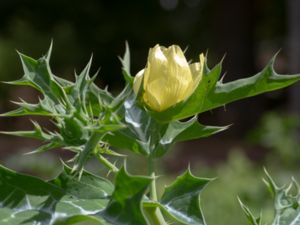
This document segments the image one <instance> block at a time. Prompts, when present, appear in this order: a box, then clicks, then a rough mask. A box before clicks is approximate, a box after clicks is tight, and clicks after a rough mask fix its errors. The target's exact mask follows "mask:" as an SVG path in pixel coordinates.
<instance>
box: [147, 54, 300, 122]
mask: <svg viewBox="0 0 300 225" xmlns="http://www.w3.org/2000/svg"><path fill="white" fill-rule="evenodd" d="M274 61H275V57H273V58H272V59H271V61H270V62H269V63H268V65H267V66H266V67H265V68H264V69H263V70H262V71H261V72H259V73H258V74H256V75H254V76H251V77H248V78H243V79H239V80H235V81H231V82H228V83H223V81H222V79H221V80H219V81H218V79H219V77H220V74H221V63H219V64H218V65H216V66H215V67H214V68H213V69H212V70H211V71H210V70H208V69H206V71H205V72H204V74H203V78H202V80H201V81H200V83H199V85H198V87H197V89H196V90H195V92H194V93H193V94H192V95H191V97H190V98H188V99H187V100H186V101H185V102H182V103H179V104H177V105H176V106H174V107H172V108H170V109H167V110H166V111H164V112H160V113H153V114H154V115H155V117H157V118H158V119H160V120H162V121H170V120H178V119H183V118H187V117H190V116H193V115H196V114H198V113H202V112H205V111H208V110H211V109H214V108H217V107H220V106H224V105H226V104H228V103H230V102H234V101H237V100H240V99H243V98H247V97H252V96H255V95H258V94H262V93H265V92H269V91H274V90H277V89H280V88H284V87H287V86H289V85H292V84H294V83H295V82H297V81H299V80H300V74H295V75H280V74H277V73H276V72H275V70H274Z"/></svg>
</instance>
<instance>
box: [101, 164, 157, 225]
mask: <svg viewBox="0 0 300 225" xmlns="http://www.w3.org/2000/svg"><path fill="white" fill-rule="evenodd" d="M150 183H151V178H148V177H142V176H131V175H129V174H128V173H127V172H126V170H125V169H124V168H122V169H120V171H119V172H118V174H117V176H116V181H115V190H114V192H113V194H112V197H111V200H110V202H109V203H108V205H107V207H106V209H105V210H104V211H103V212H101V213H100V214H101V216H103V217H104V218H105V219H106V220H107V221H108V222H110V223H112V224H114V225H124V224H130V225H134V224H138V225H147V222H146V219H145V217H144V214H143V212H142V207H141V202H142V198H143V196H144V194H145V191H146V189H147V188H148V186H149V185H150Z"/></svg>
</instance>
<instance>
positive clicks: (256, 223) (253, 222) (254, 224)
mask: <svg viewBox="0 0 300 225" xmlns="http://www.w3.org/2000/svg"><path fill="white" fill-rule="evenodd" d="M238 200H239V203H240V205H241V207H242V209H243V211H244V213H245V215H246V217H247V219H248V222H249V224H250V225H261V216H260V217H258V218H255V217H254V216H253V214H252V213H251V211H250V209H249V208H248V207H247V206H246V205H244V203H243V202H242V201H241V200H240V199H238Z"/></svg>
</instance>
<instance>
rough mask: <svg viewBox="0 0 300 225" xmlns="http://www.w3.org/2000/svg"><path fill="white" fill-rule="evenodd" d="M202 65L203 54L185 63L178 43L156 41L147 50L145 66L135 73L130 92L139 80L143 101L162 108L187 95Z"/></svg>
mask: <svg viewBox="0 0 300 225" xmlns="http://www.w3.org/2000/svg"><path fill="white" fill-rule="evenodd" d="M203 65H204V55H203V54H201V55H200V62H197V63H193V64H189V63H188V62H187V60H186V58H185V56H184V53H183V52H182V50H181V48H180V47H179V46H177V45H172V46H170V47H168V48H165V47H163V46H159V45H156V46H155V47H154V48H150V50H149V54H148V61H147V65H146V68H145V69H143V70H141V71H140V72H139V73H138V74H137V75H136V76H135V79H134V84H133V89H134V92H135V93H136V94H137V93H138V91H139V89H140V87H141V84H142V81H143V90H144V92H143V96H142V98H143V100H144V102H145V103H146V104H147V105H148V106H149V107H150V108H151V109H152V110H154V111H158V112H161V111H164V110H165V109H167V108H169V107H171V106H173V105H175V104H177V103H179V102H181V101H183V100H185V99H187V98H188V97H190V95H191V94H192V93H193V92H194V90H195V88H196V87H197V86H198V84H199V82H200V80H201V78H202V74H203Z"/></svg>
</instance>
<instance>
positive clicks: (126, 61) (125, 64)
mask: <svg viewBox="0 0 300 225" xmlns="http://www.w3.org/2000/svg"><path fill="white" fill-rule="evenodd" d="M119 59H120V61H121V63H122V70H123V75H124V78H125V81H126V83H127V84H130V85H132V83H133V77H132V76H131V75H130V50H129V45H128V43H127V42H126V43H125V53H124V56H123V58H121V57H119Z"/></svg>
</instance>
